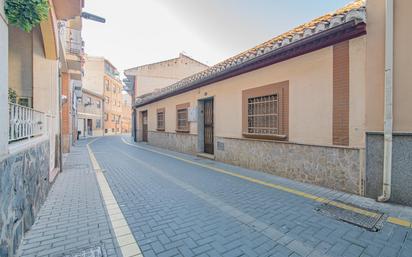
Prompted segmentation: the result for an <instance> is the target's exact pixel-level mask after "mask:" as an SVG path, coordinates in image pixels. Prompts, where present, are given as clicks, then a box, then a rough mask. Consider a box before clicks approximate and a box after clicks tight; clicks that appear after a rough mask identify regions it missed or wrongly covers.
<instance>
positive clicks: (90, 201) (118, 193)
mask: <svg viewBox="0 0 412 257" xmlns="http://www.w3.org/2000/svg"><path fill="white" fill-rule="evenodd" d="M88 143H90V144H89V147H90V149H91V152H93V154H91V157H92V158H91V159H90V158H89V152H88V148H87V144H88ZM97 166H98V168H97ZM64 167H65V171H64V172H63V173H62V174H60V175H59V176H58V178H57V180H56V182H55V184H54V185H53V188H52V190H51V192H50V193H49V196H48V199H47V201H46V203H45V204H44V206H43V207H42V208H41V211H40V213H39V215H38V217H37V219H36V222H35V224H34V225H33V227H32V229H31V230H30V231H29V232H28V233H27V234H26V235H25V237H24V240H23V243H22V244H21V247H20V249H19V255H21V256H24V257H26V256H27V257H29V256H30V257H35V256H47V257H52V256H53V257H54V256H56V257H57V256H59V257H61V256H64V257H80V256H82V257H84V256H90V257H94V256H99V257H111V256H113V257H114V256H119V257H121V256H122V253H123V255H125V254H126V256H123V257H129V256H139V257H140V256H141V254H140V251H141V253H142V254H143V255H144V256H146V257H150V256H212V257H216V256H281V257H284V256H292V257H298V256H305V257H306V256H311V257H314V256H330V257H333V256H347V257H356V256H362V257H367V256H369V257H375V256H381V257H412V229H411V228H410V223H407V224H406V225H404V226H400V225H395V224H393V221H392V223H390V222H385V223H384V224H383V228H382V230H380V231H379V232H370V231H368V230H366V229H363V228H360V227H357V226H354V225H351V224H348V223H345V222H342V221H338V220H335V219H333V218H330V217H327V216H324V215H321V214H320V213H319V212H317V211H316V210H315V209H316V208H318V207H319V206H320V205H321V203H320V202H319V201H314V200H313V199H310V197H308V195H312V196H313V195H316V196H320V197H322V199H329V200H334V202H337V201H340V202H345V203H349V204H354V205H357V206H362V207H367V208H371V209H375V210H380V211H382V212H384V213H385V214H387V215H388V217H398V218H402V219H403V220H408V221H412V208H409V207H402V206H396V205H390V204H381V203H376V202H375V201H374V200H372V199H366V198H362V197H358V196H353V195H349V194H346V193H342V192H337V191H333V190H329V189H325V188H321V187H316V186H313V185H307V184H303V183H298V182H294V181H291V180H287V179H284V178H279V177H276V176H271V175H268V174H264V173H262V172H256V171H252V170H247V169H242V168H239V167H235V166H231V165H227V164H223V163H219V162H214V161H211V160H206V159H200V158H197V157H194V156H189V155H185V154H179V153H174V152H170V151H166V150H161V149H157V148H154V147H150V146H148V145H144V144H143V145H142V144H139V145H135V144H133V143H131V142H130V141H128V139H126V138H121V137H104V138H99V139H97V140H95V141H81V142H79V144H78V146H77V147H75V148H73V152H72V153H71V154H69V156H68V158H67V160H66V162H65V163H64ZM219 171H223V172H219ZM106 180H107V182H106ZM270 185H278V186H277V187H276V186H275V187H273V186H272V187H271V186H270ZM293 190H295V191H294V192H296V190H299V192H301V193H303V194H296V193H293ZM124 219H125V220H124ZM408 224H409V225H408ZM405 226H406V227H405ZM407 226H409V228H407ZM130 232H131V234H130ZM133 237H134V238H133ZM134 241H136V242H137V244H138V246H136V243H135V242H134ZM139 248H140V249H139ZM136 249H137V250H138V251H136Z"/></svg>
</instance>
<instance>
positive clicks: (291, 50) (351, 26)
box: [134, 20, 366, 108]
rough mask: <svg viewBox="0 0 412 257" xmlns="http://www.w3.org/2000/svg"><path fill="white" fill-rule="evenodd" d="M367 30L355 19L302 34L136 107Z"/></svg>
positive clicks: (307, 51) (364, 25) (361, 34)
mask: <svg viewBox="0 0 412 257" xmlns="http://www.w3.org/2000/svg"><path fill="white" fill-rule="evenodd" d="M365 34H366V23H365V22H359V21H357V20H352V21H350V22H346V23H344V24H341V25H339V26H336V27H333V28H331V29H328V30H325V31H323V32H320V33H317V34H314V35H312V36H309V37H307V38H303V39H301V40H299V41H296V42H294V43H290V44H288V45H286V46H284V47H281V48H279V49H277V50H274V51H272V52H269V53H266V54H263V55H261V56H258V57H256V58H253V59H252V60H249V61H246V62H244V63H242V64H240V65H237V66H234V67H232V68H228V69H226V70H224V71H222V72H219V73H216V74H213V75H211V76H209V77H205V78H203V79H200V80H198V81H194V82H193V83H191V84H189V85H188V86H185V87H182V88H180V89H177V90H175V91H173V92H170V93H166V94H164V95H160V96H158V97H155V98H153V99H150V100H148V101H146V102H141V103H135V104H134V108H138V107H142V106H145V105H148V104H151V103H154V102H157V101H160V100H162V99H165V98H169V97H171V96H175V95H179V94H182V93H185V92H188V91H191V90H193V89H196V88H200V87H203V86H207V85H210V84H212V83H216V82H219V81H222V80H226V79H229V78H231V77H235V76H238V75H241V74H244V73H247V72H250V71H254V70H257V69H260V68H263V67H266V66H269V65H272V64H275V63H279V62H282V61H286V60H288V59H291V58H294V57H298V56H301V55H304V54H307V53H310V52H313V51H316V50H320V49H322V48H325V47H328V46H331V45H334V44H337V43H339V42H342V41H346V40H350V39H353V38H356V37H359V36H363V35H365Z"/></svg>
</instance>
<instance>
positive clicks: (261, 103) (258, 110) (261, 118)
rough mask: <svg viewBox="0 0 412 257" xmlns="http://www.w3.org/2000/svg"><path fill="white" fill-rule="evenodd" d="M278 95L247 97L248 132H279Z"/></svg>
mask: <svg viewBox="0 0 412 257" xmlns="http://www.w3.org/2000/svg"><path fill="white" fill-rule="evenodd" d="M278 104H279V101H278V96H277V95H268V96H260V97H253V98H249V99H248V133H249V134H256V135H277V134H279V112H278V110H279V108H278Z"/></svg>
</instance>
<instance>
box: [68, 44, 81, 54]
mask: <svg viewBox="0 0 412 257" xmlns="http://www.w3.org/2000/svg"><path fill="white" fill-rule="evenodd" d="M66 52H67V53H69V54H76V55H81V54H83V43H78V42H75V41H66Z"/></svg>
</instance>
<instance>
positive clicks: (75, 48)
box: [59, 17, 84, 153]
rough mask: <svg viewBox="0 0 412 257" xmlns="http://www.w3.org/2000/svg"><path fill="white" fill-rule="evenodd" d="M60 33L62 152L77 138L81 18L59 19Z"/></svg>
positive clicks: (81, 79) (82, 51)
mask: <svg viewBox="0 0 412 257" xmlns="http://www.w3.org/2000/svg"><path fill="white" fill-rule="evenodd" d="M59 26H60V33H61V35H62V39H63V40H62V46H63V49H62V56H64V58H65V59H66V65H64V66H62V75H61V85H62V95H63V102H62V147H63V152H64V153H68V152H70V148H71V146H72V145H73V144H74V143H75V142H76V140H77V127H78V125H77V104H78V102H79V101H81V99H82V86H83V75H84V41H83V38H82V27H83V23H82V19H81V18H80V17H77V18H75V19H72V20H68V21H60V22H59Z"/></svg>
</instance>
